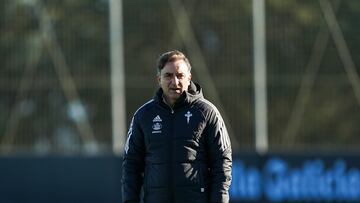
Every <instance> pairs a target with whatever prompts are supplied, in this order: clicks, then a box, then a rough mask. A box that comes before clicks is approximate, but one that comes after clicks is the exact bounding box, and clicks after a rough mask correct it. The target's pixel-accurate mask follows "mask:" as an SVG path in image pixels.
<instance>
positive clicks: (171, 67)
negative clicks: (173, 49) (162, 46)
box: [162, 60, 189, 73]
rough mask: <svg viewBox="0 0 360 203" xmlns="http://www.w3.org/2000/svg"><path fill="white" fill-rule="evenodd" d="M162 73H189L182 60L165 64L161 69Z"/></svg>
mask: <svg viewBox="0 0 360 203" xmlns="http://www.w3.org/2000/svg"><path fill="white" fill-rule="evenodd" d="M162 72H164V73H186V72H189V67H188V65H187V64H186V62H185V61H184V60H177V61H171V62H167V63H166V64H165V66H164V68H163V69H162Z"/></svg>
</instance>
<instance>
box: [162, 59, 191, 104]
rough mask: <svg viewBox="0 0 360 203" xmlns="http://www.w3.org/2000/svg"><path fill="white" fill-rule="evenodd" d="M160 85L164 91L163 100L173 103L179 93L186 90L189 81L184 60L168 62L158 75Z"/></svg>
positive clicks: (188, 73) (187, 69)
mask: <svg viewBox="0 0 360 203" xmlns="http://www.w3.org/2000/svg"><path fill="white" fill-rule="evenodd" d="M158 81H159V85H160V87H161V88H162V89H163V91H164V97H165V100H166V101H167V102H168V103H169V104H170V105H174V104H175V102H176V100H177V99H178V98H179V97H180V95H181V94H182V93H183V92H184V91H187V90H188V87H189V85H190V81H191V73H190V71H189V67H188V66H187V64H186V63H185V61H184V60H176V61H174V62H168V63H166V64H165V66H164V68H163V69H162V70H161V72H160V75H158Z"/></svg>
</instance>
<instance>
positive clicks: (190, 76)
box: [189, 73, 192, 81]
mask: <svg viewBox="0 0 360 203" xmlns="http://www.w3.org/2000/svg"><path fill="white" fill-rule="evenodd" d="M191 79H192V75H191V73H190V75H189V81H191Z"/></svg>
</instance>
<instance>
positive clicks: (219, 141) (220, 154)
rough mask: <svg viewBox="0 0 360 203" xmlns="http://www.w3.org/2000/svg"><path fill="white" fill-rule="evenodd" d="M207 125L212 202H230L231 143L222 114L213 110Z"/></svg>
mask: <svg viewBox="0 0 360 203" xmlns="http://www.w3.org/2000/svg"><path fill="white" fill-rule="evenodd" d="M210 115H211V116H210V117H209V122H208V126H207V135H206V137H207V150H208V153H207V154H208V165H209V169H210V180H209V183H210V188H209V189H210V195H209V196H210V202H211V203H215V202H216V203H228V202H229V192H228V190H229V187H230V184H231V168H232V157H231V143H230V138H229V135H228V132H227V129H226V127H225V123H224V121H223V119H222V117H221V115H220V114H219V113H218V112H217V111H213V112H212V113H211V114H210Z"/></svg>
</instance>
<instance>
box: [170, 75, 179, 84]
mask: <svg viewBox="0 0 360 203" xmlns="http://www.w3.org/2000/svg"><path fill="white" fill-rule="evenodd" d="M171 83H173V84H176V85H177V84H179V78H177V77H176V76H174V77H172V78H171Z"/></svg>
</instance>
